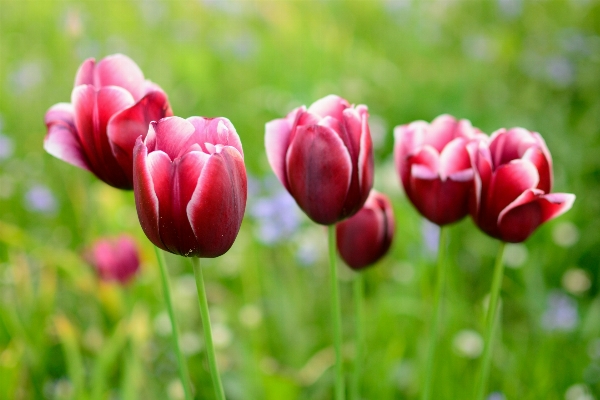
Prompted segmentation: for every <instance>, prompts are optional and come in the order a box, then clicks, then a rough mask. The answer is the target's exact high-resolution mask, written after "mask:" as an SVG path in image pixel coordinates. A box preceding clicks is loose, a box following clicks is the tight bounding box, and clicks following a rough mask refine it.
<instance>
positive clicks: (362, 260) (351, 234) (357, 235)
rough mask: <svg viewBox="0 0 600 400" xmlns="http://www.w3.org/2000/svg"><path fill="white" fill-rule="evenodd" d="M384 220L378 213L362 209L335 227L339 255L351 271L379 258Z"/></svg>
mask: <svg viewBox="0 0 600 400" xmlns="http://www.w3.org/2000/svg"><path fill="white" fill-rule="evenodd" d="M382 227H384V218H383V215H382V214H381V213H380V212H377V211H375V210H373V209H370V208H362V209H361V210H360V211H359V212H358V213H356V215H354V216H352V217H351V219H347V220H344V221H342V222H340V223H339V224H338V225H337V226H336V236H337V243H338V250H339V252H340V255H341V256H342V258H343V259H344V261H345V262H346V264H348V266H349V267H351V268H353V269H362V268H365V267H367V266H369V265H371V264H373V263H374V262H375V261H377V259H378V258H379V257H380V253H381V252H380V248H379V246H378V245H379V244H380V243H381V242H382V241H383V239H384V238H383V236H384V232H385V231H383V230H382V229H381V228H382Z"/></svg>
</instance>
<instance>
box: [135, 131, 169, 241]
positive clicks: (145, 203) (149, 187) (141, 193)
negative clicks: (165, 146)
mask: <svg viewBox="0 0 600 400" xmlns="http://www.w3.org/2000/svg"><path fill="white" fill-rule="evenodd" d="M133 161H134V164H133V176H134V179H133V186H134V194H135V207H136V209H137V214H138V218H139V220H140V225H141V226H142V229H143V231H144V233H145V234H146V236H147V237H148V239H149V240H150V241H151V242H152V243H153V244H154V245H155V246H158V247H160V248H161V249H163V250H166V251H168V250H169V249H168V248H167V247H166V246H165V244H164V243H163V242H162V240H161V238H160V233H159V226H158V221H159V213H158V211H159V206H158V197H157V196H156V191H155V190H154V181H153V179H152V174H151V172H150V166H149V163H148V149H147V148H146V146H145V145H144V143H143V142H142V138H138V139H137V141H136V144H135V147H134V150H133Z"/></svg>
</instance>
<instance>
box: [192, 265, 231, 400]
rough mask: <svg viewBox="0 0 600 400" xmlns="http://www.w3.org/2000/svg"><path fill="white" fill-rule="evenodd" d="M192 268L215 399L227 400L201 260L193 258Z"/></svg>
mask: <svg viewBox="0 0 600 400" xmlns="http://www.w3.org/2000/svg"><path fill="white" fill-rule="evenodd" d="M191 260H192V266H193V268H194V275H195V276H196V289H197V290H198V304H199V305H200V316H201V317H202V330H203V331H204V344H205V347H206V355H207V357H208V366H209V368H210V375H211V377H212V382H213V388H214V390H215V398H216V399H218V400H225V392H224V391H223V385H222V384H221V377H220V375H219V370H218V368H217V358H216V357H215V346H214V344H213V338H212V331H211V328H210V315H209V313H208V300H207V299H206V289H205V287H204V277H203V276H202V268H201V267H200V259H199V258H197V257H192V258H191Z"/></svg>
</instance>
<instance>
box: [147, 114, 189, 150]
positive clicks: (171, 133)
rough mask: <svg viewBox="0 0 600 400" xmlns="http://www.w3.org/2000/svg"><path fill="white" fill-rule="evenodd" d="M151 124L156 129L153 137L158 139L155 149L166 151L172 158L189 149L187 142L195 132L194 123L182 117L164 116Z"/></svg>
mask: <svg viewBox="0 0 600 400" xmlns="http://www.w3.org/2000/svg"><path fill="white" fill-rule="evenodd" d="M150 126H151V127H152V128H153V130H154V134H153V136H152V137H153V138H155V140H156V147H155V150H161V151H164V152H165V153H167V154H168V155H169V157H170V158H171V160H174V159H175V158H177V157H179V156H180V155H181V153H182V152H183V151H185V150H186V149H187V148H186V144H187V143H188V140H189V139H190V138H191V137H192V136H193V135H194V132H195V129H194V125H192V124H191V123H190V122H189V121H188V120H186V119H183V118H180V117H168V118H163V119H161V120H160V121H157V122H152V123H151V124H150Z"/></svg>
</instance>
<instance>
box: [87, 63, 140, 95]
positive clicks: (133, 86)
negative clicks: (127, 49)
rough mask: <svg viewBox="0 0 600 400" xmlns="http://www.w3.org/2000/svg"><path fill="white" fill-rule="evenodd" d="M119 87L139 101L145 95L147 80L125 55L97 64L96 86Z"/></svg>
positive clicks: (95, 73) (95, 72)
mask: <svg viewBox="0 0 600 400" xmlns="http://www.w3.org/2000/svg"><path fill="white" fill-rule="evenodd" d="M111 85H112V86H119V87H122V88H124V89H125V90H127V91H128V92H129V93H131V95H132V96H133V98H134V99H135V100H136V101H137V100H139V99H141V98H142V97H143V96H144V94H145V86H146V80H145V79H144V73H143V72H142V70H141V69H140V68H139V67H138V65H137V64H136V63H135V62H134V61H133V60H132V59H131V58H129V57H127V56H125V55H123V54H114V55H111V56H108V57H105V58H103V59H102V60H100V61H99V62H98V64H96V69H95V71H94V86H96V87H97V88H100V87H103V86H111Z"/></svg>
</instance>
